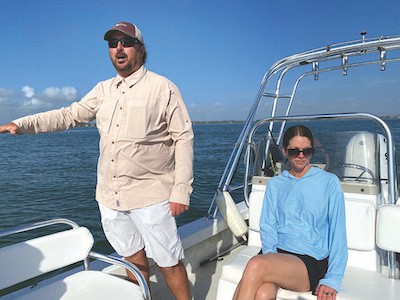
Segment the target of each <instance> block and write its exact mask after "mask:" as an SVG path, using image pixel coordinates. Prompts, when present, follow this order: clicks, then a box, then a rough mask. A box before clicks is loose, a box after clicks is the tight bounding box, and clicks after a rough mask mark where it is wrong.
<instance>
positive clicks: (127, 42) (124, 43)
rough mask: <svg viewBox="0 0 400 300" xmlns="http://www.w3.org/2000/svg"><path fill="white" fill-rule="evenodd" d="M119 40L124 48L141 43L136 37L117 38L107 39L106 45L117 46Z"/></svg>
mask: <svg viewBox="0 0 400 300" xmlns="http://www.w3.org/2000/svg"><path fill="white" fill-rule="evenodd" d="M119 42H121V44H122V46H124V48H126V47H133V46H134V45H136V44H141V42H140V41H139V40H138V39H119V40H109V41H108V47H110V48H117V46H118V43H119Z"/></svg>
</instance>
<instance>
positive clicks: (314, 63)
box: [312, 61, 319, 80]
mask: <svg viewBox="0 0 400 300" xmlns="http://www.w3.org/2000/svg"><path fill="white" fill-rule="evenodd" d="M312 70H313V72H314V80H318V77H319V73H318V70H319V62H317V61H314V62H313V63H312Z"/></svg>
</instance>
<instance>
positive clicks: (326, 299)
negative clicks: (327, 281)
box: [315, 284, 337, 300]
mask: <svg viewBox="0 0 400 300" xmlns="http://www.w3.org/2000/svg"><path fill="white" fill-rule="evenodd" d="M336 294H337V292H336V290H334V289H333V288H330V287H329V286H326V285H323V284H321V285H319V286H317V288H316V289H315V295H317V299H318V300H336Z"/></svg>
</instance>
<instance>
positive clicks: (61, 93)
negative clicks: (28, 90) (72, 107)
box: [43, 86, 78, 101]
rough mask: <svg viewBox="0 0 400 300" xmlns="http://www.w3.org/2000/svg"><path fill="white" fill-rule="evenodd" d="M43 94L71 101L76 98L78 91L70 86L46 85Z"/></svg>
mask: <svg viewBox="0 0 400 300" xmlns="http://www.w3.org/2000/svg"><path fill="white" fill-rule="evenodd" d="M43 95H44V96H46V97H48V98H49V99H58V100H64V101H72V100H74V99H76V98H77V95H78V91H77V90H76V89H75V88H74V87H71V86H65V87H62V88H58V87H48V88H45V89H44V91H43Z"/></svg>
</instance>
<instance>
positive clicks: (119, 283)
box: [15, 271, 144, 300]
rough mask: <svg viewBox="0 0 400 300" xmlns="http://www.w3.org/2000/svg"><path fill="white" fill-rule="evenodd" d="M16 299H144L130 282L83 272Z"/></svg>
mask: <svg viewBox="0 0 400 300" xmlns="http://www.w3.org/2000/svg"><path fill="white" fill-rule="evenodd" d="M15 299H20V300H28V299H29V300H32V299H40V300H54V299H64V300H67V299H68V300H69V299H70V300H79V299H85V300H101V299H122V300H123V299H144V297H143V294H142V291H141V288H140V286H138V285H137V284H134V283H132V282H130V281H127V280H124V279H121V278H118V277H115V276H112V275H109V274H106V273H103V272H100V271H82V272H79V273H75V274H73V275H71V276H68V277H67V278H65V279H62V280H59V281H56V282H54V283H51V284H49V285H45V286H43V287H40V284H39V285H38V286H37V287H34V288H32V289H31V292H29V293H28V294H25V295H23V296H20V297H18V298H15Z"/></svg>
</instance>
